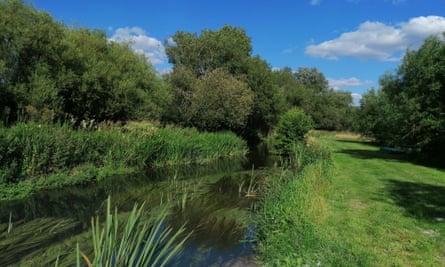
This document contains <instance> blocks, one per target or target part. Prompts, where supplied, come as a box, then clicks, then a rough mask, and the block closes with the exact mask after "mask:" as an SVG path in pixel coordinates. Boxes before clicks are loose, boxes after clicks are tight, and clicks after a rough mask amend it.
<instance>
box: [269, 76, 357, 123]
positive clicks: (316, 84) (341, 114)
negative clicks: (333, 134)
mask: <svg viewBox="0 0 445 267" xmlns="http://www.w3.org/2000/svg"><path fill="white" fill-rule="evenodd" d="M273 75H274V81H275V83H276V84H277V85H278V86H279V91H280V94H281V95H282V98H283V100H284V107H285V109H290V108H292V107H299V108H301V109H303V110H304V111H305V112H306V114H309V115H310V116H311V117H312V120H313V122H314V127H315V128H316V129H323V130H344V129H350V128H352V120H353V118H352V114H353V113H352V112H351V110H352V107H351V103H352V97H351V94H350V93H349V92H344V91H340V90H338V91H337V90H333V89H329V86H328V81H327V80H326V78H325V77H324V75H323V73H321V72H319V71H318V70H317V69H315V68H311V69H309V68H299V69H298V71H297V72H295V73H294V72H292V70H291V69H289V68H284V69H283V70H279V71H275V72H274V73H273Z"/></svg>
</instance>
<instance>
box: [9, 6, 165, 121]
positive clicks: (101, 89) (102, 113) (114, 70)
mask: <svg viewBox="0 0 445 267" xmlns="http://www.w3.org/2000/svg"><path fill="white" fill-rule="evenodd" d="M0 10H1V13H0V96H1V100H0V105H1V106H0V117H1V118H2V119H3V121H7V120H8V119H9V120H10V119H11V118H12V117H11V116H12V114H18V113H19V114H24V115H26V116H27V117H28V119H32V120H43V121H53V120H56V119H58V120H64V119H66V118H68V117H69V118H73V119H75V120H77V121H80V120H83V119H95V120H96V121H102V120H128V119H135V118H152V119H159V118H161V116H162V114H163V113H164V109H165V108H166V106H167V105H169V104H170V101H171V93H170V90H169V87H168V86H166V84H165V83H164V82H163V81H162V80H161V79H160V78H159V77H157V75H156V73H155V70H154V69H153V67H152V66H151V65H150V64H149V63H148V62H147V61H146V59H145V57H143V56H141V55H138V54H136V53H134V52H133V51H132V50H131V48H130V47H129V45H127V44H119V43H115V42H110V41H109V40H108V38H107V36H106V34H105V33H104V32H103V31H101V30H90V29H83V28H70V27H66V26H65V25H63V24H61V23H58V22H56V21H54V19H53V18H52V17H51V16H50V15H49V14H48V13H45V12H41V11H37V10H35V9H34V8H32V7H30V6H27V5H25V4H23V2H22V1H19V0H0ZM10 117H11V118H10ZM12 119H14V118H12Z"/></svg>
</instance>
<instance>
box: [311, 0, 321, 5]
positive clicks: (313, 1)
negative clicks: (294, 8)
mask: <svg viewBox="0 0 445 267" xmlns="http://www.w3.org/2000/svg"><path fill="white" fill-rule="evenodd" d="M309 3H310V4H311V5H313V6H317V5H319V4H320V3H321V0H311V1H310V2H309Z"/></svg>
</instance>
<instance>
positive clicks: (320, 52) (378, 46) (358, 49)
mask: <svg viewBox="0 0 445 267" xmlns="http://www.w3.org/2000/svg"><path fill="white" fill-rule="evenodd" d="M444 31H445V17H440V16H428V17H423V16H421V17H415V18H412V19H410V20H409V21H406V22H401V23H398V24H396V25H388V24H384V23H382V22H373V21H366V22H364V23H362V24H360V26H359V27H358V29H357V30H356V31H352V32H345V33H343V34H341V35H340V36H339V37H338V38H336V39H333V40H329V41H325V42H322V43H320V44H313V45H309V46H307V47H306V54H308V55H310V56H313V57H321V58H327V59H333V60H335V59H338V58H340V57H345V56H347V57H354V58H359V59H364V60H379V61H398V60H400V58H401V56H402V54H403V53H404V52H405V51H406V49H408V48H409V49H416V48H417V47H419V46H420V45H421V44H422V43H423V40H424V39H425V38H426V37H428V36H430V35H434V34H440V33H442V32H444Z"/></svg>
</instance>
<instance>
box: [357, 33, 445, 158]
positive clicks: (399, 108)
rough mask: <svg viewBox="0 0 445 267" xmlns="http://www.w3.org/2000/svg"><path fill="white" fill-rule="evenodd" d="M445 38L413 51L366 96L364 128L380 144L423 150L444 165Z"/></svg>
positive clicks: (432, 39)
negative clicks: (378, 86) (376, 88)
mask: <svg viewBox="0 0 445 267" xmlns="http://www.w3.org/2000/svg"><path fill="white" fill-rule="evenodd" d="M444 57H445V41H444V40H443V38H441V37H439V36H432V37H430V38H428V39H427V40H426V41H425V42H424V43H423V45H422V46H421V47H420V48H419V49H418V50H413V51H408V52H407V53H406V55H405V56H404V58H403V62H402V64H401V65H400V66H399V68H398V70H397V72H396V73H387V74H386V75H384V76H383V77H382V78H381V79H380V86H381V87H380V88H379V89H378V90H375V89H371V90H370V91H368V93H367V94H365V95H364V96H363V99H362V102H361V108H360V110H359V117H360V121H359V122H360V123H359V125H360V130H361V132H362V133H364V134H366V135H368V136H371V137H374V138H375V139H376V141H377V142H378V143H381V144H384V145H387V146H394V147H398V148H401V149H403V150H406V151H408V152H416V153H420V154H421V155H422V157H427V158H428V160H430V161H431V160H434V161H436V162H437V163H440V164H441V166H442V167H443V166H444V165H443V161H444V159H445V158H444V155H445V153H443V150H444V149H445V61H444V60H443V59H444Z"/></svg>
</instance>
